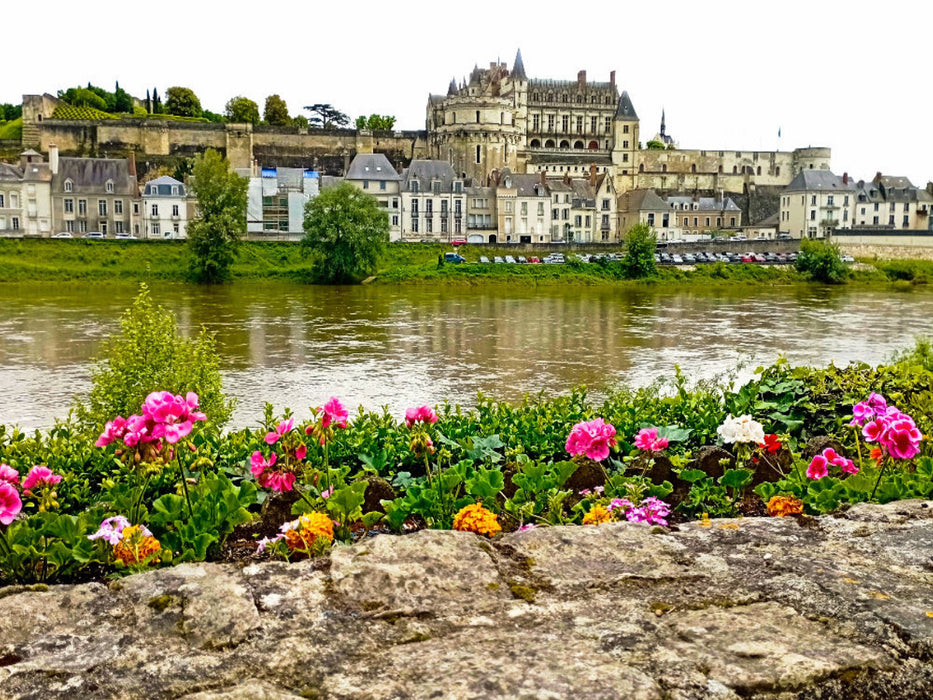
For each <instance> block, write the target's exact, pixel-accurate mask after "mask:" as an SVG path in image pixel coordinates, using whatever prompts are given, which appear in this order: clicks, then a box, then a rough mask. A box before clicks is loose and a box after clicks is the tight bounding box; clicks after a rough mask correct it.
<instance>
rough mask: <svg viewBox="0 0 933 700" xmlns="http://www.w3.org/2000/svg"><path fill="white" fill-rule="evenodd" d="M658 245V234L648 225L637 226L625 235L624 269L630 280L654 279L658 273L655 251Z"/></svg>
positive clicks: (640, 224)
mask: <svg viewBox="0 0 933 700" xmlns="http://www.w3.org/2000/svg"><path fill="white" fill-rule="evenodd" d="M657 243H658V237H657V234H656V233H655V232H654V231H653V230H652V228H651V227H650V226H649V225H648V224H642V223H639V224H635V225H634V226H632V228H630V229H629V231H628V233H627V234H625V258H624V259H623V260H622V269H623V270H624V271H625V276H626V277H627V278H628V279H641V278H643V277H652V276H654V275H655V274H656V273H657V267H656V266H655V263H654V251H655V248H656V246H657Z"/></svg>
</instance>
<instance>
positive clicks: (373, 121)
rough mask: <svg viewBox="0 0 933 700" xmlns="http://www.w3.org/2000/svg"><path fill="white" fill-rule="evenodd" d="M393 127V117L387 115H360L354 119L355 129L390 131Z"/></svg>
mask: <svg viewBox="0 0 933 700" xmlns="http://www.w3.org/2000/svg"><path fill="white" fill-rule="evenodd" d="M393 126H395V117H393V116H391V115H388V114H384V115H383V114H370V115H369V116H368V117H365V116H363V115H360V116H359V117H357V118H356V128H357V129H369V130H370V131H390V130H391V129H392V127H393Z"/></svg>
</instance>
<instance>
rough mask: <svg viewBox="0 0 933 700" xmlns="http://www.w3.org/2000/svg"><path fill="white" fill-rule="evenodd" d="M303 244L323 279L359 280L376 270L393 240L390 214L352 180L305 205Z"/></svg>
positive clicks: (326, 191) (333, 280)
mask: <svg viewBox="0 0 933 700" xmlns="http://www.w3.org/2000/svg"><path fill="white" fill-rule="evenodd" d="M304 230H305V235H304V238H303V239H302V240H301V245H302V247H303V248H304V249H305V250H307V251H309V252H310V254H311V256H312V258H313V262H314V270H315V276H316V278H317V279H318V280H319V281H321V282H329V283H336V284H340V283H347V282H359V281H360V280H361V279H363V278H364V277H366V276H367V275H370V274H372V273H373V271H374V270H375V269H376V261H377V260H378V258H379V255H380V253H382V251H383V250H384V248H385V244H386V243H388V242H389V215H388V214H386V212H385V211H383V210H382V209H380V208H379V204H378V202H377V201H376V199H375V198H374V197H372V196H370V195H368V194H366V193H365V192H363V191H361V190H359V189H357V188H356V187H354V186H353V185H351V184H349V183H343V184H342V185H340V186H338V187H335V188H333V189H327V190H324V191H323V192H321V194H319V195H318V196H317V197H315V198H314V199H312V200H310V201H309V202H308V203H307V205H305V219H304Z"/></svg>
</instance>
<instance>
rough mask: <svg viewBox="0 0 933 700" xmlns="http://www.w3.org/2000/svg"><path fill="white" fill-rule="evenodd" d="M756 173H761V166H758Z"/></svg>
mask: <svg viewBox="0 0 933 700" xmlns="http://www.w3.org/2000/svg"><path fill="white" fill-rule="evenodd" d="M758 174H759V175H761V166H760V165H759V166H758Z"/></svg>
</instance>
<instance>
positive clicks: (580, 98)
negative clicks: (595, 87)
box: [577, 95, 583, 104]
mask: <svg viewBox="0 0 933 700" xmlns="http://www.w3.org/2000/svg"><path fill="white" fill-rule="evenodd" d="M582 102H583V95H577V104H581V103H582Z"/></svg>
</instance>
